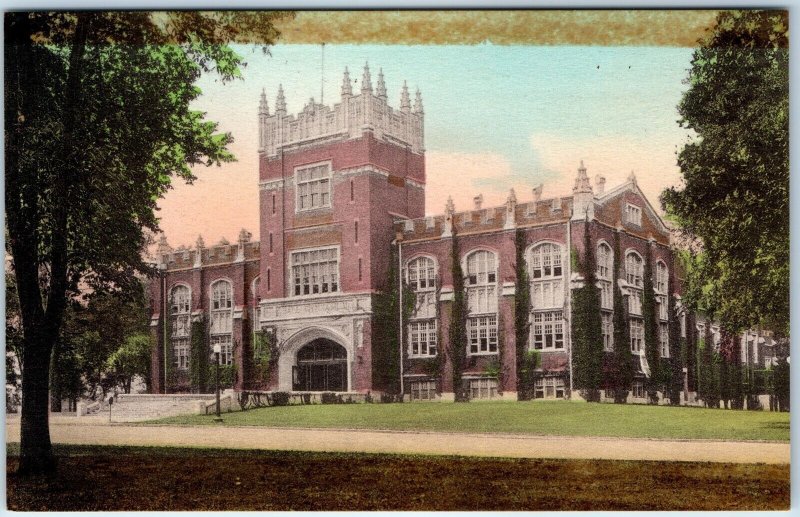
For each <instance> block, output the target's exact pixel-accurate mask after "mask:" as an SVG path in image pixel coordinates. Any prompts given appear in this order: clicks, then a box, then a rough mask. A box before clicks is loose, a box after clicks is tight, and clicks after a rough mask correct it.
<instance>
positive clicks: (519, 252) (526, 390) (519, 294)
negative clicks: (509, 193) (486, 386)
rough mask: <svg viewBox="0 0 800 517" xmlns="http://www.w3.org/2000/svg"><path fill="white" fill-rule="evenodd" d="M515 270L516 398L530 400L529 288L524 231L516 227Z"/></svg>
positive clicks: (531, 373)
mask: <svg viewBox="0 0 800 517" xmlns="http://www.w3.org/2000/svg"><path fill="white" fill-rule="evenodd" d="M514 244H515V258H516V263H515V272H516V279H517V289H516V291H515V292H514V342H515V343H516V353H517V398H518V399H519V400H530V399H531V398H533V382H534V380H533V379H534V378H533V370H534V369H535V368H536V366H534V367H533V368H530V362H529V361H527V362H526V355H527V354H528V353H529V352H528V342H529V341H530V329H531V324H530V313H531V290H530V279H529V278H528V263H527V261H526V260H525V233H524V231H522V230H521V229H519V228H517V230H516V234H515V236H514Z"/></svg>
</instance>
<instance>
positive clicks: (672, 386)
mask: <svg viewBox="0 0 800 517" xmlns="http://www.w3.org/2000/svg"><path fill="white" fill-rule="evenodd" d="M673 264H674V263H673ZM674 274H675V273H674V265H673V267H672V268H671V274H670V276H669V281H668V287H667V304H668V308H667V317H668V318H669V360H668V361H667V364H666V365H664V370H669V373H670V375H669V381H668V382H667V383H665V387H666V389H665V390H664V393H665V394H667V396H668V397H669V402H670V404H672V405H674V406H675V405H678V404H680V401H681V391H682V390H683V367H684V366H685V365H686V343H685V341H682V340H681V337H680V335H681V324H680V321H679V320H678V316H677V312H676V311H677V308H676V303H675V296H674V293H675V286H674V280H673V278H674Z"/></svg>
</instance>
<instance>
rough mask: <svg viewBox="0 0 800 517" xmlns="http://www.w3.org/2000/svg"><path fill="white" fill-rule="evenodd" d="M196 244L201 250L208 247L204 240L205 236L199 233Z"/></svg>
mask: <svg viewBox="0 0 800 517" xmlns="http://www.w3.org/2000/svg"><path fill="white" fill-rule="evenodd" d="M194 245H195V247H196V248H197V249H199V250H201V249H203V248H205V247H206V243H205V241H204V240H203V236H202V235H198V236H197V240H196V241H195V243H194Z"/></svg>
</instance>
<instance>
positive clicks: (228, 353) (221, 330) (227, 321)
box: [210, 280, 233, 365]
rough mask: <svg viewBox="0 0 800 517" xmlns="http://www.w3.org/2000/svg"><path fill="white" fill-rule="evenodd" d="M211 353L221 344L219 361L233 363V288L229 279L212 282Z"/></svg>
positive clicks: (225, 363)
mask: <svg viewBox="0 0 800 517" xmlns="http://www.w3.org/2000/svg"><path fill="white" fill-rule="evenodd" d="M210 335H211V353H212V354H213V352H214V347H215V345H220V349H221V352H220V356H219V362H220V364H223V365H228V364H231V363H233V289H232V288H231V283H230V282H228V281H227V280H217V281H216V282H214V283H213V284H211V332H210Z"/></svg>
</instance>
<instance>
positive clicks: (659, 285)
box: [653, 260, 669, 357]
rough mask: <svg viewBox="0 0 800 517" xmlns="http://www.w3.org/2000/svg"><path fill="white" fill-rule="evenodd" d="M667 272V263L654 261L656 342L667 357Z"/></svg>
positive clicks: (662, 355)
mask: <svg viewBox="0 0 800 517" xmlns="http://www.w3.org/2000/svg"><path fill="white" fill-rule="evenodd" d="M668 282H669V274H668V270H667V265H666V264H665V263H664V262H663V261H661V260H659V261H658V262H656V278H655V284H654V285H653V288H654V289H655V291H656V303H657V304H658V319H659V322H658V342H659V344H660V346H661V357H669V305H668V298H667V296H668V295H669V293H668V292H667V291H668V290H669V283H668Z"/></svg>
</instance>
